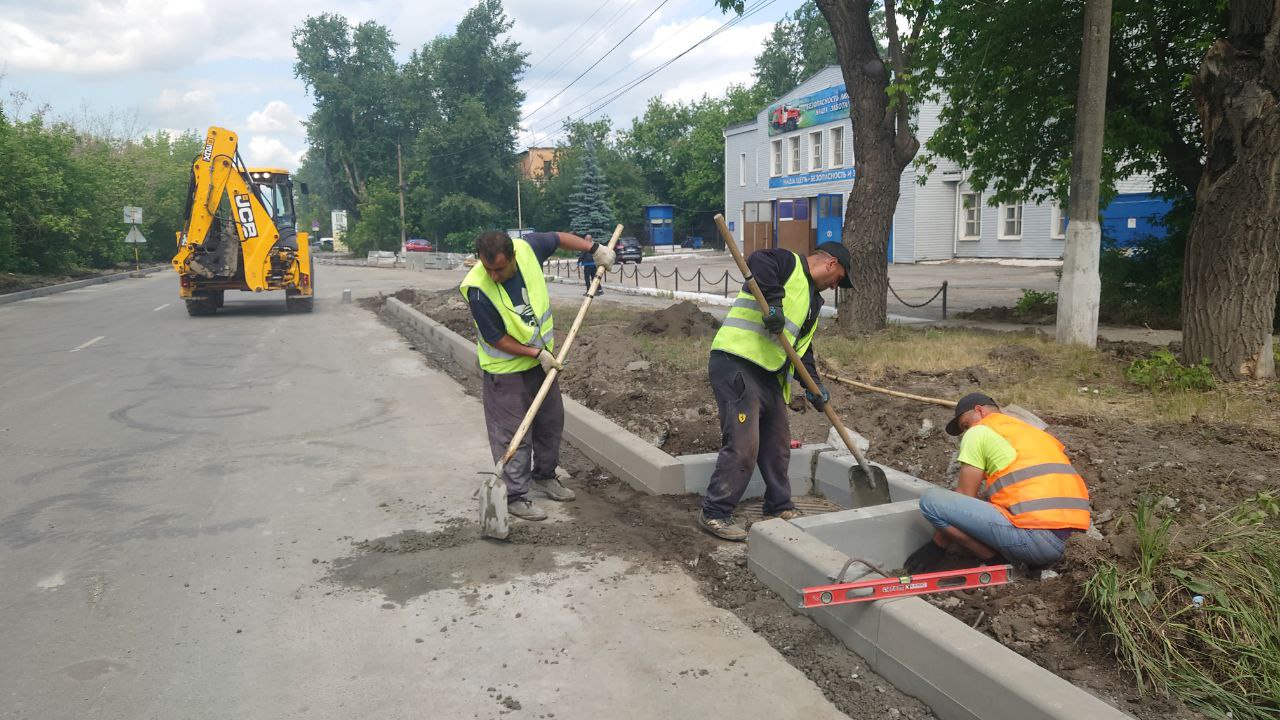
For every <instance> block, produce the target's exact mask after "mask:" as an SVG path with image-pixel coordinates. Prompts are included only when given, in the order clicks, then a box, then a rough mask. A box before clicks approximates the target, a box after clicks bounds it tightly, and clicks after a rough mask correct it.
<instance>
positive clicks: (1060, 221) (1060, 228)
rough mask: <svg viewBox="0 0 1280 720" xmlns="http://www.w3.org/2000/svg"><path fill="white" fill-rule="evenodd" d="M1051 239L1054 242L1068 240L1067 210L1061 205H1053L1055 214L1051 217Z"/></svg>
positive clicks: (1051, 214)
mask: <svg viewBox="0 0 1280 720" xmlns="http://www.w3.org/2000/svg"><path fill="white" fill-rule="evenodd" d="M1049 237H1051V238H1053V239H1054V240H1065V239H1067V209H1066V208H1064V207H1062V205H1060V204H1059V203H1054V204H1053V212H1052V213H1050V215H1049Z"/></svg>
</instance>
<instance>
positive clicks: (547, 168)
mask: <svg viewBox="0 0 1280 720" xmlns="http://www.w3.org/2000/svg"><path fill="white" fill-rule="evenodd" d="M542 177H543V178H549V177H551V161H550V160H543V161H542Z"/></svg>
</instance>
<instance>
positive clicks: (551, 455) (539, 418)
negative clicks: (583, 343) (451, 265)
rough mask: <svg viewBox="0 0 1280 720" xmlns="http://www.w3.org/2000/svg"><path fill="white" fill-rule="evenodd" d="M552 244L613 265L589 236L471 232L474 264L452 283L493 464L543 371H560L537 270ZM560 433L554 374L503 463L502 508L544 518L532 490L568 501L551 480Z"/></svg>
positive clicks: (544, 284) (512, 433)
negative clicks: (465, 319) (467, 316)
mask: <svg viewBox="0 0 1280 720" xmlns="http://www.w3.org/2000/svg"><path fill="white" fill-rule="evenodd" d="M557 249H564V250H571V251H573V252H583V251H585V252H590V253H591V254H592V256H593V257H594V260H595V262H596V265H598V266H599V267H601V268H603V269H604V270H608V269H609V268H610V267H612V266H613V262H614V258H615V255H614V252H613V250H610V249H609V248H608V247H606V246H604V245H601V244H600V243H598V242H595V241H593V240H592V239H591V236H590V235H588V236H586V237H579V236H577V235H573V234H571V233H563V232H545V233H528V234H526V235H524V236H523V237H521V238H515V239H512V238H511V237H509V236H508V235H507V234H506V233H504V232H501V231H496V230H495V231H491V232H486V233H482V234H481V235H480V236H479V237H477V238H476V257H477V258H479V260H480V262H478V263H477V264H476V266H475V267H473V268H471V271H470V272H469V273H467V276H466V277H465V278H464V279H463V280H462V285H461V286H459V288H458V289H459V290H461V291H462V297H463V298H465V299H466V301H467V305H468V306H469V307H470V308H471V317H472V319H473V320H474V321H475V324H476V355H477V356H478V358H479V361H480V369H481V370H482V371H483V372H482V373H481V374H482V378H481V384H482V386H483V392H482V401H483V405H484V422H485V426H486V428H487V430H488V434H489V447H490V449H491V450H492V451H493V459H494V461H495V462H496V461H497V460H498V458H499V457H501V456H502V454H503V453H504V452H506V450H507V445H508V444H510V442H511V439H512V438H514V437H515V434H516V431H517V430H518V429H519V428H520V423H521V421H523V420H524V416H525V413H527V412H528V411H529V408H530V407H531V406H532V405H533V399H534V397H535V396H536V395H537V394H538V390H539V389H540V388H541V387H542V381H543V380H544V379H546V373H547V372H550V370H551V369H552V368H555V369H557V370H559V369H560V364H559V363H558V362H557V361H556V358H555V355H553V354H552V353H553V352H554V350H555V339H556V338H555V329H554V327H553V324H552V316H551V296H550V295H549V294H548V293H547V281H546V277H545V276H544V275H543V273H542V263H544V262H546V260H547V258H549V257H551V256H552V255H553V254H554V253H555V251H556V250H557ZM563 432H564V402H563V399H562V398H561V396H560V383H559V381H558V380H557V381H556V382H553V383H552V384H551V388H550V391H549V392H548V393H547V396H546V398H545V399H544V400H543V403H542V407H540V408H539V409H538V414H537V415H536V416H534V419H533V425H532V426H531V427H530V429H529V433H528V434H527V435H526V436H525V438H524V439H523V440H522V441H521V442H520V447H519V448H517V449H516V453H515V455H513V456H512V457H511V460H509V461H508V462H507V464H506V465H504V466H503V479H504V480H505V481H506V484H507V510H508V511H509V512H510V513H511V514H512V515H514V516H516V517H518V518H523V519H525V520H544V519H546V517H547V513H546V511H545V510H543V509H542V508H540V507H538V506H537V505H535V504H534V503H533V501H532V500H530V499H529V498H528V497H527V496H528V493H529V491H530V490H531V489H533V488H537V489H538V490H541V491H542V493H543V494H544V495H546V496H547V497H549V498H551V499H552V500H558V501H561V502H563V501H568V500H573V499H574V492H573V491H572V490H570V489H569V488H566V487H565V486H564V485H562V484H561V483H560V481H559V480H557V479H556V464H557V463H558V462H559V461H560V437H561V434H562V433H563Z"/></svg>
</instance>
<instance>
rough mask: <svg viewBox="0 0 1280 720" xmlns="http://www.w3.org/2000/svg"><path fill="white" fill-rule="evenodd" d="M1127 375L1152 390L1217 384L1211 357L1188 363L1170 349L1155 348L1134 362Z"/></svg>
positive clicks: (1183, 388) (1204, 387)
mask: <svg viewBox="0 0 1280 720" xmlns="http://www.w3.org/2000/svg"><path fill="white" fill-rule="evenodd" d="M1124 377H1125V379H1126V380H1128V381H1129V382H1131V383H1133V384H1134V385H1139V386H1141V387H1144V388H1147V389H1148V390H1152V391H1155V390H1212V389H1214V388H1215V387H1216V386H1217V382H1216V381H1215V380H1214V378H1213V372H1212V371H1211V370H1210V369H1209V362H1208V361H1207V360H1205V361H1201V362H1200V363H1199V364H1196V365H1190V366H1186V365H1183V364H1182V363H1180V362H1178V358H1177V357H1175V356H1174V354H1173V353H1171V352H1169V351H1168V350H1164V349H1161V350H1155V351H1153V352H1152V353H1151V354H1150V355H1148V356H1147V357H1145V358H1139V359H1137V360H1134V361H1133V362H1132V363H1130V365H1129V367H1128V368H1126V369H1125V371H1124Z"/></svg>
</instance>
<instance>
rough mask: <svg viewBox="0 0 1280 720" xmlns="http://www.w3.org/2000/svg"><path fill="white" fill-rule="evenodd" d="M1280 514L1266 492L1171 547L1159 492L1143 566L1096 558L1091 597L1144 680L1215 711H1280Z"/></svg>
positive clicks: (1143, 535)
mask: <svg viewBox="0 0 1280 720" xmlns="http://www.w3.org/2000/svg"><path fill="white" fill-rule="evenodd" d="M1278 521H1280V501H1277V498H1276V496H1275V495H1274V494H1271V493H1262V494H1260V495H1259V496H1257V497H1255V498H1253V499H1252V500H1250V501H1249V502H1247V503H1245V504H1243V505H1241V506H1240V507H1239V508H1237V509H1236V510H1234V511H1233V512H1231V513H1225V514H1223V515H1220V516H1219V517H1217V518H1214V519H1213V520H1211V521H1209V522H1208V523H1206V525H1205V527H1203V528H1194V529H1187V530H1185V532H1194V533H1195V534H1196V536H1197V537H1198V538H1202V539H1199V540H1196V541H1193V542H1192V543H1190V546H1189V547H1188V548H1186V549H1179V550H1178V551H1177V552H1172V551H1171V550H1170V541H1171V527H1172V526H1171V522H1170V520H1169V519H1168V518H1163V519H1162V518H1159V517H1158V516H1157V513H1156V511H1155V507H1154V504H1153V502H1152V499H1151V498H1144V499H1143V500H1142V501H1141V502H1140V503H1139V506H1138V509H1137V510H1136V511H1135V512H1134V514H1133V522H1134V523H1135V530H1136V531H1137V534H1138V546H1139V557H1138V560H1137V563H1136V565H1134V566H1132V567H1130V566H1127V565H1123V564H1122V563H1121V562H1118V561H1116V560H1115V559H1112V558H1099V559H1097V560H1095V561H1094V563H1093V566H1094V575H1093V577H1092V578H1091V579H1090V580H1089V581H1088V582H1087V583H1086V584H1085V588H1084V602H1085V604H1086V606H1087V607H1088V608H1089V610H1090V611H1091V612H1092V614H1093V616H1094V617H1095V618H1096V619H1097V620H1098V621H1099V622H1100V623H1101V625H1102V627H1103V630H1104V633H1105V636H1106V637H1107V638H1108V639H1109V640H1111V641H1112V643H1113V644H1114V648H1115V651H1116V654H1117V656H1118V657H1119V658H1120V659H1121V661H1122V662H1123V663H1125V664H1126V665H1127V666H1128V667H1129V668H1130V669H1131V670H1132V671H1133V674H1134V677H1135V678H1136V679H1137V681H1138V684H1139V686H1140V687H1144V688H1156V689H1159V690H1161V691H1166V692H1170V693H1173V694H1174V695H1177V696H1178V697H1179V698H1181V699H1182V700H1183V702H1185V703H1187V704H1188V705H1189V706H1191V707H1194V708H1196V709H1197V710H1199V711H1201V712H1203V713H1205V714H1206V715H1209V716H1211V717H1216V718H1228V717H1230V718H1234V719H1235V720H1274V719H1275V718H1276V717H1277V715H1280V622H1277V618H1280V522H1278ZM1195 596H1200V597H1202V598H1203V604H1202V605H1200V606H1197V605H1196V604H1195V603H1194V602H1193V600H1192V598H1193V597H1195Z"/></svg>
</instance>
